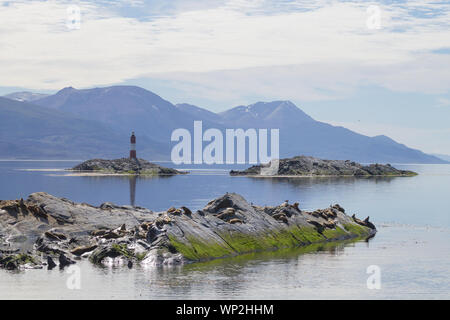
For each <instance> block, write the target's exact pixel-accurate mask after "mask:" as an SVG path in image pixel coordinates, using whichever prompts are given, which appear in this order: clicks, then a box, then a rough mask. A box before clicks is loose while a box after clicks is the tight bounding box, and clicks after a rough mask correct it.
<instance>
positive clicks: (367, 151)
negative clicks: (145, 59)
mask: <svg viewBox="0 0 450 320" xmlns="http://www.w3.org/2000/svg"><path fill="white" fill-rule="evenodd" d="M0 119H1V126H0V158H2V159H5V158H8V159H12V158H33V159H44V158H45V159H90V158H112V157H122V156H126V155H127V154H128V147H129V146H128V142H129V135H130V133H131V131H135V132H136V135H137V137H138V145H137V148H138V154H139V156H140V157H143V158H147V159H149V160H153V161H155V160H169V159H170V151H171V149H172V147H173V145H174V144H175V142H171V141H170V137H171V133H172V131H173V130H174V129H177V128H185V129H188V130H189V131H191V132H192V131H193V122H194V121H195V120H201V121H203V128H204V130H206V129H207V128H217V129H219V130H225V129H226V128H230V129H232V128H243V129H248V128H255V129H261V128H267V129H270V128H279V129H280V156H281V157H292V156H297V155H308V156H314V157H319V158H325V159H336V160H347V159H348V160H353V161H358V162H381V163H445V161H444V160H442V159H440V158H438V157H436V156H433V155H429V154H425V153H423V152H421V151H419V150H415V149H412V148H408V147H407V146H405V145H403V144H400V143H397V142H396V141H394V140H392V139H390V138H389V137H386V136H383V135H382V136H376V137H368V136H365V135H361V134H358V133H356V132H353V131H351V130H348V129H346V128H343V127H337V126H332V125H330V124H327V123H324V122H319V121H316V120H314V119H313V118H312V117H310V116H309V115H307V114H306V113H304V112H303V111H302V110H301V109H300V108H298V107H297V106H295V105H294V104H293V103H292V102H290V101H272V102H257V103H254V104H251V105H248V106H237V107H234V108H231V109H229V110H227V111H225V112H221V113H214V112H211V111H208V110H206V109H204V108H200V107H198V106H194V105H191V104H187V103H183V104H177V105H174V104H172V103H171V102H169V101H167V100H164V99H163V98H161V97H160V96H158V95H157V94H155V93H153V92H151V91H148V90H146V89H143V88H140V87H136V86H112V87H106V88H93V89H82V90H77V89H74V88H72V87H68V88H64V89H62V90H60V91H58V92H57V93H56V94H53V95H40V94H34V93H27V92H21V93H17V94H9V95H7V96H6V97H0Z"/></svg>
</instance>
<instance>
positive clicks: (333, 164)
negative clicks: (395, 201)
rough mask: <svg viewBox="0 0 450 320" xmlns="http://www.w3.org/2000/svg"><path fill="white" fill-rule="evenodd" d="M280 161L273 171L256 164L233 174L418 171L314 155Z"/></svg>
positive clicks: (396, 173)
mask: <svg viewBox="0 0 450 320" xmlns="http://www.w3.org/2000/svg"><path fill="white" fill-rule="evenodd" d="M275 161H277V162H278V164H279V166H278V170H277V171H276V172H272V170H270V165H271V163H270V164H268V165H255V166H252V167H250V168H248V169H245V170H242V171H235V170H231V171H230V175H232V176H260V177H264V176H290V177H311V176H353V177H369V176H389V177H397V176H398V177H400V176H415V175H417V173H416V172H413V171H408V170H399V169H396V168H394V167H393V166H391V165H390V164H370V165H362V164H359V163H357V162H354V161H350V160H323V159H319V158H314V157H307V156H297V157H293V158H287V159H280V160H275Z"/></svg>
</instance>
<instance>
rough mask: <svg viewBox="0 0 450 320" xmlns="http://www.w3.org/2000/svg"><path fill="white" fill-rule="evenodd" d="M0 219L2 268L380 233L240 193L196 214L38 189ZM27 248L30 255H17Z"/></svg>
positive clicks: (349, 219) (164, 259) (179, 257)
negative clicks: (84, 200)
mask: <svg viewBox="0 0 450 320" xmlns="http://www.w3.org/2000/svg"><path fill="white" fill-rule="evenodd" d="M0 219H1V221H4V222H5V223H4V224H0V235H1V237H0V248H6V247H7V248H8V250H9V251H6V250H0V260H1V261H2V264H1V266H2V267H4V268H9V267H10V268H14V267H15V266H16V267H20V266H21V265H25V264H27V265H28V266H30V264H32V265H33V266H35V265H38V266H39V265H41V266H42V265H45V264H46V263H45V262H46V261H50V260H53V259H56V258H58V259H59V261H60V263H61V261H69V262H70V263H75V262H76V260H77V259H84V258H86V259H87V258H89V260H90V261H91V262H92V263H94V264H128V266H129V267H132V266H133V263H139V264H141V265H149V266H155V265H175V264H184V263H191V262H199V261H207V260H211V259H217V258H225V257H230V256H236V255H240V254H245V253H251V252H261V251H268V250H269V251H271V250H277V249H283V248H294V247H304V246H309V245H313V244H320V243H329V242H334V241H341V240H350V239H354V240H356V239H366V238H370V237H373V236H374V235H375V233H376V228H375V226H374V225H373V224H372V223H371V222H370V221H369V219H368V218H366V219H365V220H360V219H358V218H356V216H354V215H353V216H349V215H347V214H346V213H345V210H344V209H343V208H342V207H341V206H339V205H333V206H330V207H329V208H326V209H319V210H315V211H312V212H309V211H304V210H301V209H300V205H299V204H298V203H293V204H290V203H289V202H287V201H286V202H284V203H282V204H280V205H278V206H270V207H269V206H265V207H260V206H256V205H253V204H250V203H248V202H247V201H246V200H245V199H244V198H243V197H242V196H240V195H238V194H235V193H227V194H225V195H223V196H222V197H219V198H217V199H215V200H212V201H210V202H209V203H208V204H207V205H206V206H205V207H204V208H203V209H202V210H197V211H195V212H192V211H191V210H189V209H188V208H186V207H182V208H180V209H176V208H173V207H171V208H169V209H168V210H166V211H163V212H153V211H151V210H149V209H145V208H141V207H132V206H117V205H114V204H111V203H105V204H102V205H101V206H99V207H95V206H91V205H89V204H85V203H75V202H72V201H70V200H67V199H62V198H57V197H54V196H51V195H49V194H46V193H42V192H41V193H34V194H31V195H30V196H29V197H28V199H27V200H22V199H21V200H9V201H0ZM24 250H26V251H25V252H28V253H27V256H25V257H26V259H25V258H20V259H19V258H17V257H18V255H20V254H24V253H25V252H22V251H24ZM11 261H13V262H14V264H11V263H10V262H11ZM21 261H23V263H21ZM65 265H68V264H64V265H61V264H60V268H61V267H64V266H65ZM8 266H9V267H8ZM48 267H49V269H50V266H48Z"/></svg>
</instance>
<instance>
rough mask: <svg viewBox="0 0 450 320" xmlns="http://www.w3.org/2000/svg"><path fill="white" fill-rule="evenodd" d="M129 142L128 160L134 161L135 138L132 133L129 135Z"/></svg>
mask: <svg viewBox="0 0 450 320" xmlns="http://www.w3.org/2000/svg"><path fill="white" fill-rule="evenodd" d="M130 142H131V145H130V159H136V136H135V135H134V131H133V132H132V133H131V137H130Z"/></svg>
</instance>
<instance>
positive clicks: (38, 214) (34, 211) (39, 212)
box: [28, 205, 48, 219]
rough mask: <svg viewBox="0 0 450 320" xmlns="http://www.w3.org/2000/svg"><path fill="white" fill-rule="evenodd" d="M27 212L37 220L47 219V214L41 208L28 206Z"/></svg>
mask: <svg viewBox="0 0 450 320" xmlns="http://www.w3.org/2000/svg"><path fill="white" fill-rule="evenodd" d="M28 210H29V211H30V212H31V213H32V214H33V216H35V217H37V218H43V219H48V214H47V212H45V211H44V210H43V209H42V208H41V207H39V206H36V205H31V206H28Z"/></svg>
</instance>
